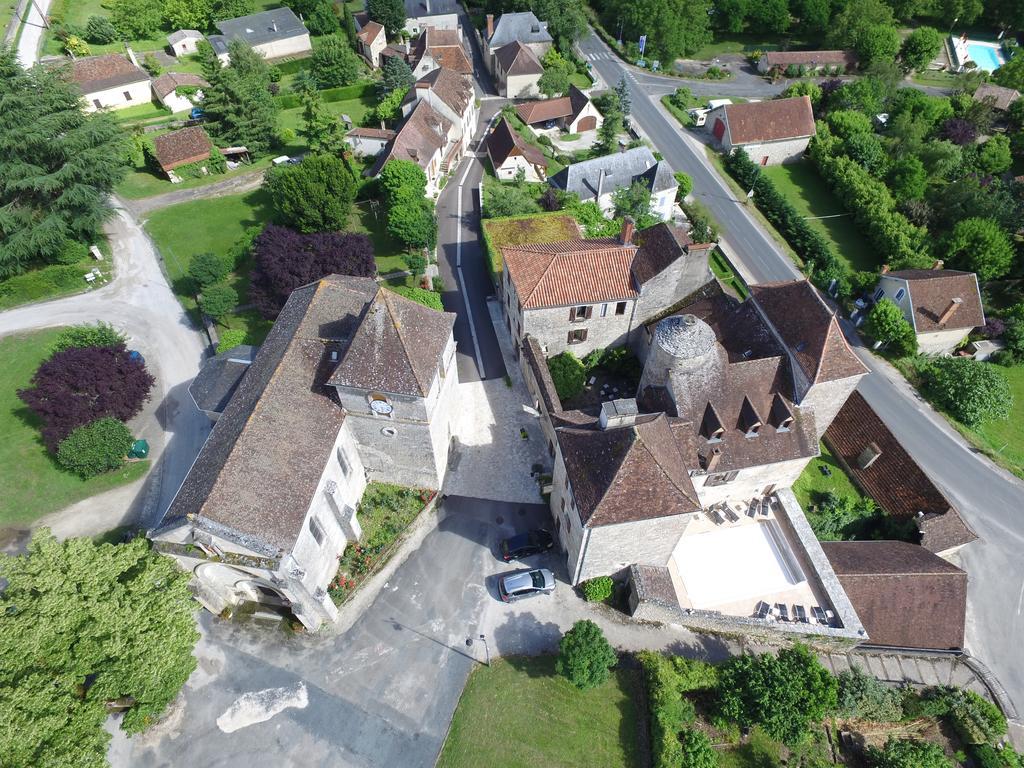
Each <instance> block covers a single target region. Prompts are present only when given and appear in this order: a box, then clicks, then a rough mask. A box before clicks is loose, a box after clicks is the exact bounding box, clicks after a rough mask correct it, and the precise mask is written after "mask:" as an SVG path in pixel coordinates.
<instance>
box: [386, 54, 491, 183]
mask: <svg viewBox="0 0 1024 768" xmlns="http://www.w3.org/2000/svg"><path fill="white" fill-rule="evenodd" d="M421 101H425V102H427V103H428V104H430V107H431V108H432V109H433V110H434V111H435V112H437V113H438V114H440V115H442V116H443V117H444V118H446V119H447V120H448V121H449V123H451V126H450V127H449V129H448V143H449V145H450V146H451V149H449V150H448V152H447V154H446V160H447V164H446V166H445V168H443V169H442V173H447V171H448V169H450V168H454V167H455V166H456V165H458V163H459V161H460V160H461V159H462V156H463V154H464V153H465V152H466V149H467V148H468V147H469V144H470V142H471V141H472V139H473V134H474V133H475V132H476V123H477V118H478V117H479V115H480V110H479V108H478V107H477V101H476V96H475V93H474V91H473V81H472V80H471V79H470V78H469V77H467V76H466V75H462V74H459V73H458V72H455V71H454V70H451V69H446V68H444V67H440V68H438V69H435V70H433V71H431V72H428V73H427V74H425V75H424V76H423V77H421V78H420V79H419V80H417V81H416V82H415V83H413V86H412V88H410V89H409V93H408V94H407V95H406V98H405V102H404V103H403V104H402V113H403V114H405V115H408V114H410V113H411V112H412V110H413V109H414V108H415V107H416V105H417V104H418V103H419V102H421Z"/></svg>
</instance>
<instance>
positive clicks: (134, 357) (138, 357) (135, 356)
mask: <svg viewBox="0 0 1024 768" xmlns="http://www.w3.org/2000/svg"><path fill="white" fill-rule="evenodd" d="M128 359H129V360H131V361H132V362H133V363H141V364H142V365H145V364H146V358H144V357H143V356H142V353H141V352H139V351H138V350H137V349H130V350H128Z"/></svg>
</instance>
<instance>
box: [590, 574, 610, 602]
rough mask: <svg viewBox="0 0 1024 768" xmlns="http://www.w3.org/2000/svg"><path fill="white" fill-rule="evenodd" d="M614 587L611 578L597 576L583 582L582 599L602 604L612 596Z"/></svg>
mask: <svg viewBox="0 0 1024 768" xmlns="http://www.w3.org/2000/svg"><path fill="white" fill-rule="evenodd" d="M614 586H615V583H614V582H613V581H612V577H611V576H598V577H596V578H593V579H590V580H589V581H585V582H583V584H582V589H583V597H585V598H586V599H587V602H590V603H603V602H604V601H605V600H607V599H608V598H609V597H611V596H612V588H613V587H614Z"/></svg>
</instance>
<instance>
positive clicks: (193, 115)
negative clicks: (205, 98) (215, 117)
mask: <svg viewBox="0 0 1024 768" xmlns="http://www.w3.org/2000/svg"><path fill="white" fill-rule="evenodd" d="M188 117H189V119H190V120H202V119H203V118H204V117H206V113H205V112H204V111H203V110H201V109H200V108H199V107H192V111H191V112H189V113H188Z"/></svg>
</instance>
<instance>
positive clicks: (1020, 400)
mask: <svg viewBox="0 0 1024 768" xmlns="http://www.w3.org/2000/svg"><path fill="white" fill-rule="evenodd" d="M998 368H999V370H1000V372H1001V373H1003V374H1004V375H1005V376H1006V378H1007V380H1008V381H1009V382H1010V391H1011V392H1012V393H1013V409H1012V410H1011V411H1010V418H1009V419H1007V420H1005V421H990V422H988V423H986V424H983V425H981V426H980V427H977V428H975V429H968V428H966V427H963V426H961V427H960V431H961V432H963V433H964V434H966V435H967V436H968V437H970V438H971V440H972V441H973V442H975V443H977V444H978V445H979V446H980V447H981V448H984V449H985V452H986V453H988V454H989V455H990V456H992V457H993V458H995V459H996V460H997V461H999V463H1000V464H1003V465H1004V466H1005V467H1006V468H1007V469H1009V470H1010V471H1012V472H1013V473H1014V474H1015V475H1017V476H1018V477H1024V431H1022V430H1021V428H1020V425H1021V423H1022V422H1024V366H1022V365H1015V366H1013V367H1010V368H1006V367H1003V366H998Z"/></svg>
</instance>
